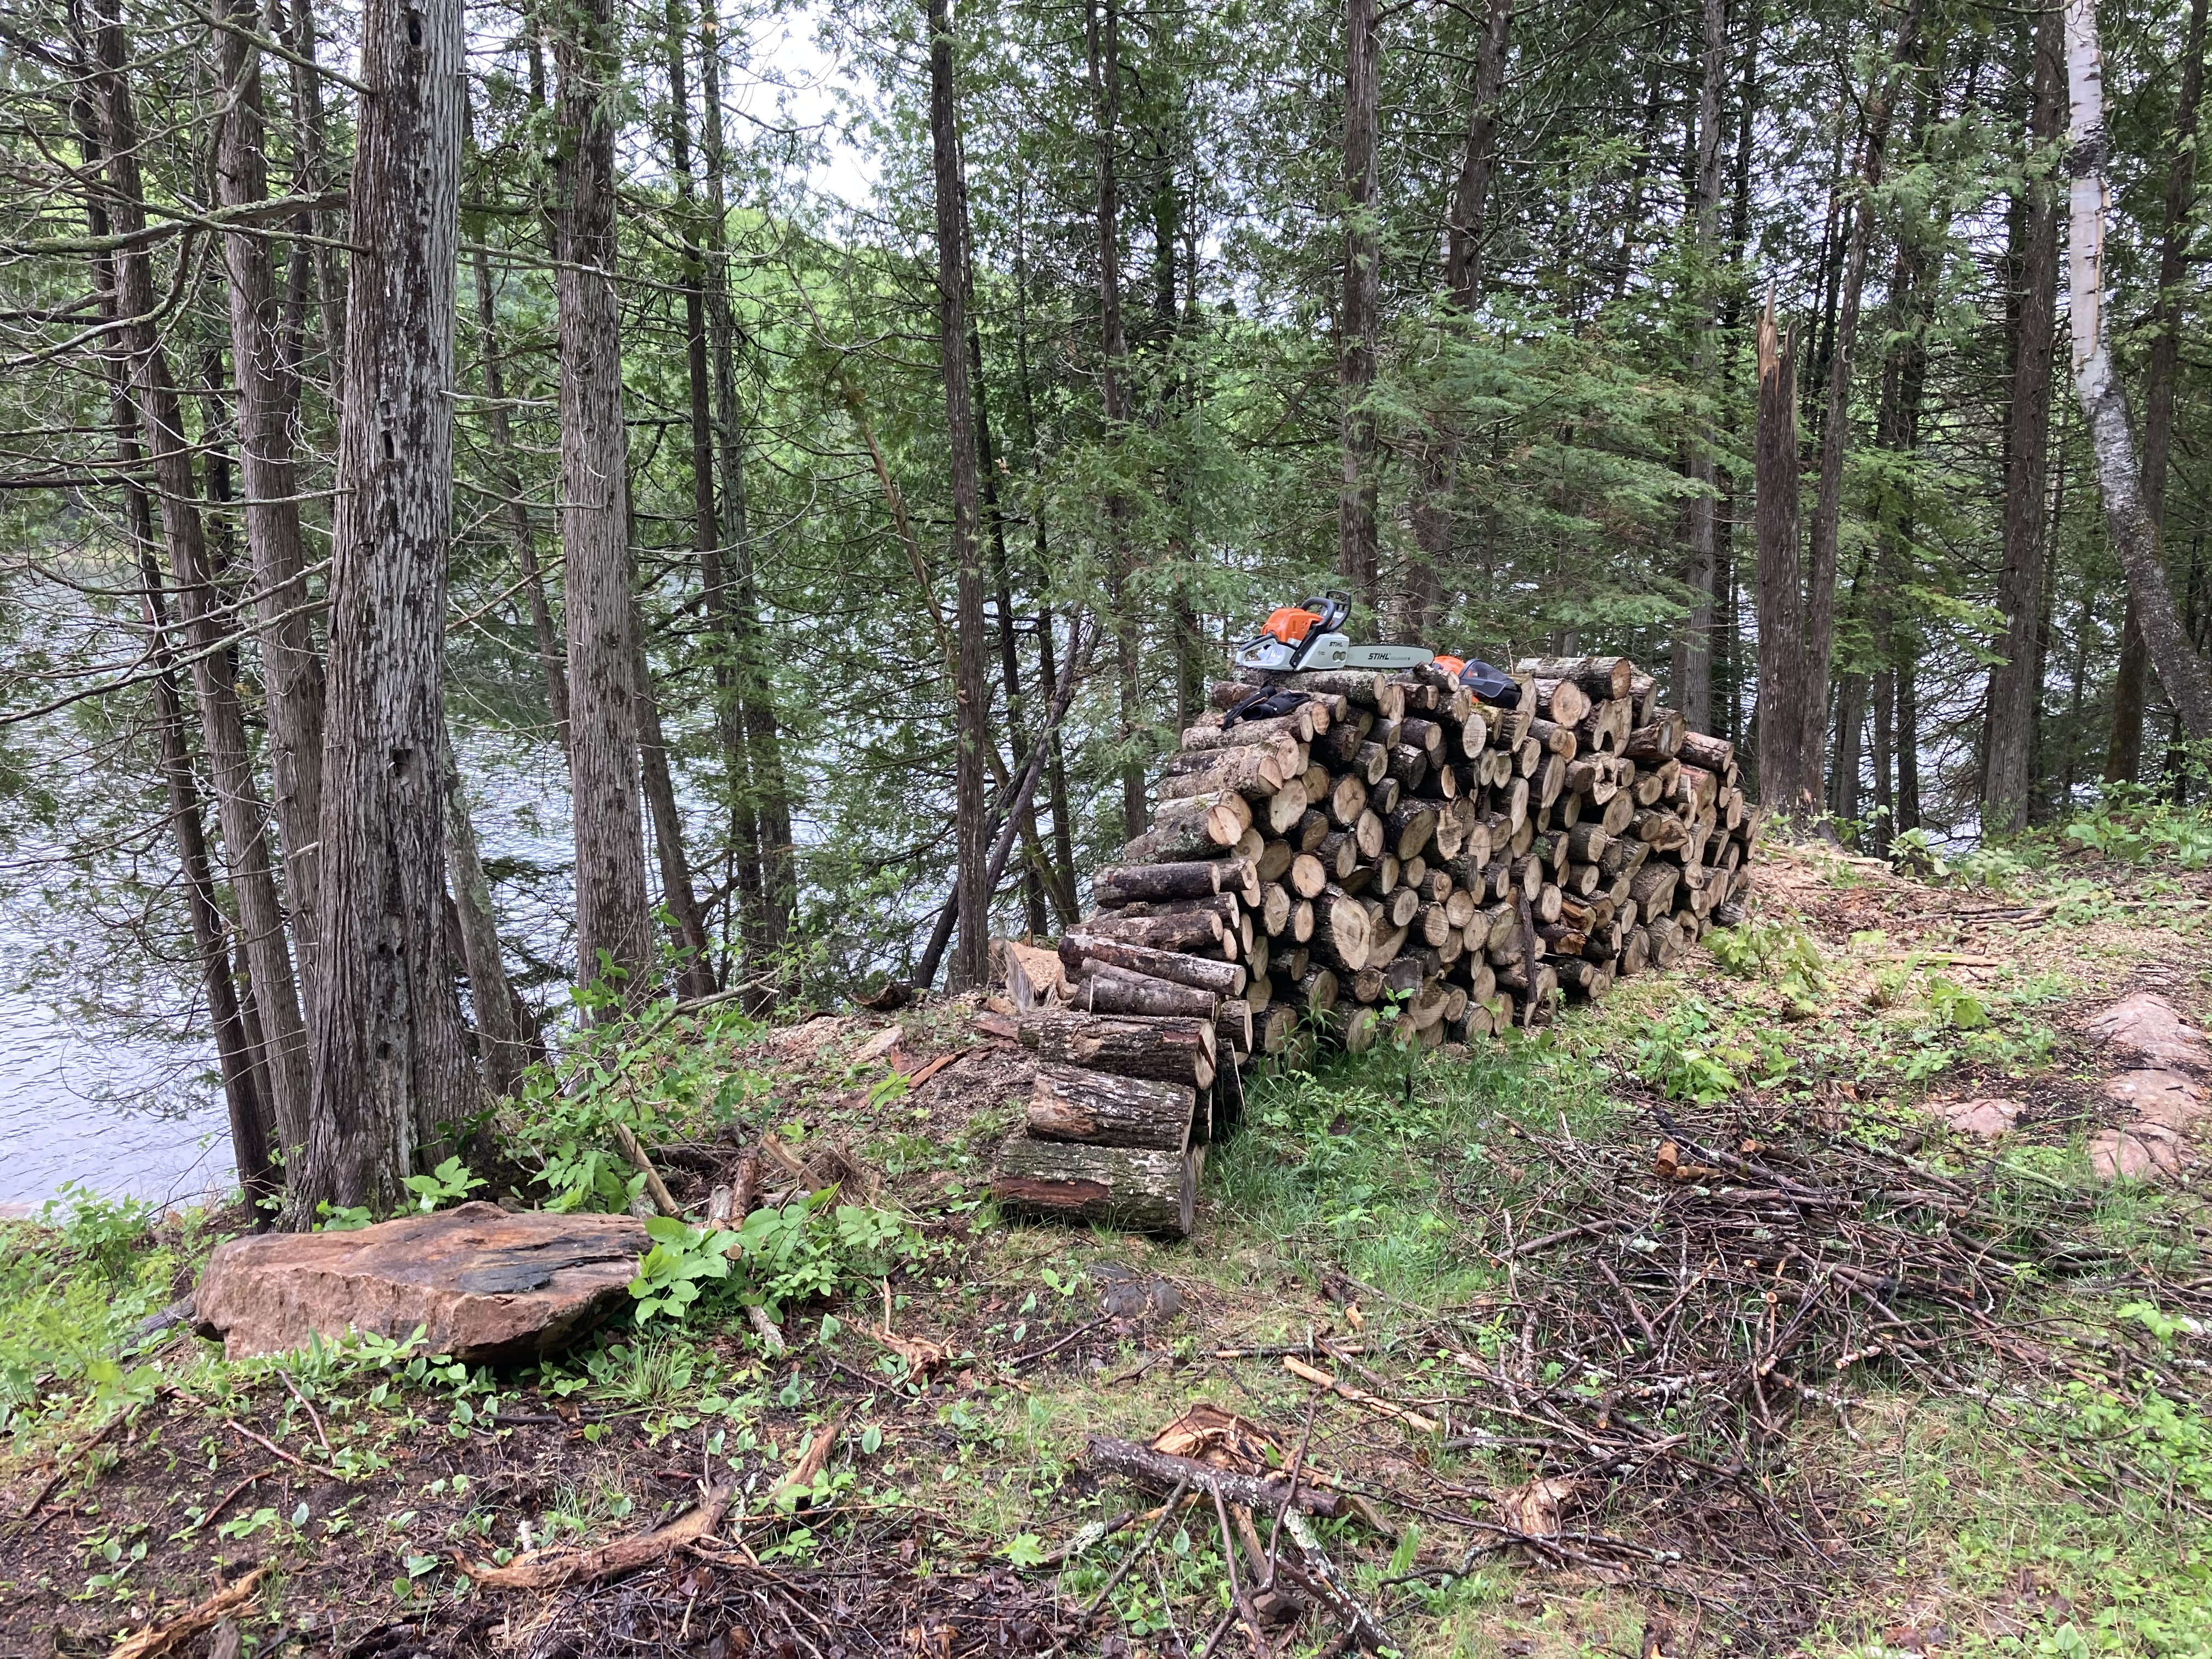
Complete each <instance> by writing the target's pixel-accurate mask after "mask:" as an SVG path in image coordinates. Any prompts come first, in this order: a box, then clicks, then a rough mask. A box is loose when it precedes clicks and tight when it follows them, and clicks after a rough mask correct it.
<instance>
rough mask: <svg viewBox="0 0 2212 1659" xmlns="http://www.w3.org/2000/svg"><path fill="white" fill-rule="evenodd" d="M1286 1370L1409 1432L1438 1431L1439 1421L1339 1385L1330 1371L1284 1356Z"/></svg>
mask: <svg viewBox="0 0 2212 1659" xmlns="http://www.w3.org/2000/svg"><path fill="white" fill-rule="evenodd" d="M1283 1369H1284V1370H1286V1371H1288V1372H1289V1373H1290V1374H1291V1376H1296V1377H1300V1378H1303V1379H1304V1381H1306V1382H1308V1383H1312V1384H1313V1385H1314V1386H1315V1387H1316V1388H1321V1389H1328V1391H1329V1392H1330V1393H1331V1394H1333V1395H1337V1396H1339V1397H1340V1398H1341V1399H1345V1400H1349V1401H1351V1402H1352V1404H1353V1405H1355V1406H1364V1407H1367V1409H1368V1410H1369V1411H1370V1412H1375V1413H1378V1414H1379V1415H1381V1416H1383V1417H1391V1418H1395V1419H1397V1420H1398V1421H1399V1422H1401V1423H1403V1424H1404V1425H1406V1426H1407V1427H1408V1428H1412V1429H1419V1431H1421V1432H1422V1433H1424V1434H1434V1433H1436V1432H1437V1420H1436V1419H1434V1418H1432V1417H1424V1416H1422V1415H1421V1413H1419V1412H1417V1411H1414V1410H1413V1409H1412V1408H1411V1407H1406V1406H1401V1405H1399V1404H1397V1403H1396V1402H1395V1401H1389V1400H1385V1399H1383V1397H1382V1396H1381V1395H1373V1394H1370V1393H1368V1392H1367V1391H1366V1390H1365V1389H1355V1388H1353V1387H1352V1384H1350V1383H1341V1382H1339V1381H1338V1380H1337V1379H1336V1378H1335V1377H1333V1376H1330V1375H1329V1374H1328V1372H1327V1371H1324V1370H1320V1369H1319V1368H1318V1367H1316V1366H1313V1365H1309V1364H1306V1363H1305V1361H1304V1360H1303V1359H1300V1358H1298V1357H1297V1355H1296V1354H1292V1353H1286V1354H1285V1355H1284V1356H1283Z"/></svg>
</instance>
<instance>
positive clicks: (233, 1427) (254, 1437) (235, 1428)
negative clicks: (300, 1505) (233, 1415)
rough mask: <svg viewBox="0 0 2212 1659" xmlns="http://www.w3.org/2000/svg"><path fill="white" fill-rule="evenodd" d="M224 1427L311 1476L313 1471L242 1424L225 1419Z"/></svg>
mask: <svg viewBox="0 0 2212 1659" xmlns="http://www.w3.org/2000/svg"><path fill="white" fill-rule="evenodd" d="M224 1426H225V1427H227V1428H228V1429H229V1430H230V1431H231V1432H232V1433H234V1434H242V1435H244V1436H245V1437H246V1438H247V1439H248V1440H251V1441H252V1443H254V1444H255V1445H257V1446H259V1447H260V1448H262V1449H264V1451H272V1452H274V1453H276V1455H277V1456H279V1457H281V1458H283V1460H284V1461H285V1462H287V1463H289V1464H290V1465H291V1466H292V1467H293V1468H295V1469H302V1470H305V1471H306V1472H307V1474H313V1473H314V1472H315V1471H314V1470H313V1469H312V1468H308V1466H307V1464H305V1463H302V1462H301V1461H300V1460H299V1459H298V1458H296V1457H295V1456H293V1455H292V1454H291V1453H289V1452H288V1451H286V1450H285V1449H283V1447H282V1446H280V1445H278V1444H277V1443H276V1442H275V1441H273V1440H270V1439H268V1438H266V1437H264V1436H261V1435H258V1434H256V1433H254V1431H252V1430H251V1429H249V1428H247V1427H246V1425H244V1424H243V1423H233V1422H231V1421H230V1420H229V1419H224Z"/></svg>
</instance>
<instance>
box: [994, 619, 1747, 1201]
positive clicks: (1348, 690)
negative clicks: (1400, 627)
mask: <svg viewBox="0 0 2212 1659" xmlns="http://www.w3.org/2000/svg"><path fill="white" fill-rule="evenodd" d="M1514 678H1515V680H1516V683H1517V684H1518V685H1519V696H1518V698H1517V701H1516V702H1515V703H1514V706H1512V707H1511V708H1505V707H1502V706H1499V705H1497V704H1478V703H1477V702H1475V701H1474V696H1473V694H1472V693H1471V692H1469V691H1468V690H1466V689H1465V688H1464V687H1462V686H1461V685H1460V684H1458V683H1457V682H1456V681H1455V679H1453V678H1451V677H1450V676H1449V674H1448V673H1446V672H1445V671H1443V669H1441V668H1439V667H1437V666H1434V665H1429V666H1425V667H1422V668H1419V669H1414V670H1411V671H1406V672H1402V673H1395V674H1378V673H1373V672H1349V671H1334V672H1328V673H1304V674H1291V675H1284V676H1277V677H1274V678H1272V679H1270V680H1269V681H1268V683H1267V689H1273V690H1287V691H1296V692H1298V693H1301V694H1303V695H1304V701H1303V702H1300V703H1299V704H1297V707H1295V708H1291V709H1290V710H1289V711H1288V712H1287V713H1283V714H1275V715H1273V716H1272V717H1268V718H1262V719H1243V720H1238V721H1237V723H1236V724H1234V725H1229V724H1226V723H1225V714H1226V713H1227V712H1228V711H1229V710H1231V709H1232V708H1235V707H1236V706H1237V704H1239V703H1242V702H1245V701H1246V700H1247V699H1249V698H1250V697H1251V696H1254V694H1255V691H1257V690H1261V689H1263V688H1261V687H1260V686H1258V685H1255V684H1247V683H1244V682H1242V681H1231V682H1225V683H1223V684H1218V685H1216V686H1214V687H1213V689H1212V698H1211V701H1212V705H1213V709H1212V713H1210V714H1208V715H1207V716H1206V718H1205V719H1203V720H1200V722H1199V723H1198V724H1197V725H1195V726H1192V727H1191V728H1190V729H1189V730H1188V731H1187V732H1184V733H1183V734H1182V746H1181V748H1180V749H1179V750H1178V751H1177V752H1176V755H1175V756H1173V757H1171V758H1170V760H1169V761H1168V763H1167V764H1166V767H1165V769H1164V775H1163V776H1162V778H1161V780H1160V782H1159V784H1158V789H1157V791H1156V799H1157V800H1158V805H1157V806H1156V808H1155V809H1154V811H1153V815H1152V827H1151V828H1150V829H1147V830H1146V831H1145V832H1144V833H1143V834H1142V835H1140V836H1137V837H1136V838H1135V839H1134V840H1133V841H1131V842H1129V843H1128V844H1127V846H1126V847H1124V848H1123V849H1122V854H1121V861H1120V862H1119V863H1117V864H1115V865H1114V866H1110V867H1109V868H1107V869H1104V870H1101V871H1100V872H1097V876H1096V877H1095V878H1094V880H1093V884H1092V897H1093V900H1094V902H1095V903H1096V906H1097V908H1096V909H1095V911H1094V912H1093V914H1092V915H1090V916H1088V917H1086V918H1085V920H1084V921H1082V922H1081V923H1079V925H1078V926H1077V927H1075V928H1073V929H1072V930H1071V931H1070V932H1069V933H1068V934H1067V936H1066V938H1065V939H1062V940H1061V941H1060V949H1059V956H1058V962H1057V963H1056V964H1051V965H1052V966H1053V967H1054V969H1055V970H1056V971H1054V972H1052V973H1050V974H1048V975H1042V977H1045V978H1048V979H1049V980H1050V981H1051V982H1050V983H1049V984H1047V985H1042V986H1038V985H1030V986H1027V987H1024V994H1025V1000H1027V1001H1028V1002H1029V1003H1030V1006H1029V1007H1028V1011H1027V1012H1024V1015H1023V1018H1022V1022H1021V1038H1022V1041H1023V1042H1024V1045H1025V1046H1027V1047H1028V1048H1030V1049H1032V1050H1033V1051H1035V1053H1036V1055H1037V1058H1038V1060H1039V1062H1040V1064H1039V1068H1038V1082H1037V1085H1036V1092H1035V1094H1034V1095H1033V1096H1032V1098H1031V1100H1030V1105H1029V1112H1028V1120H1029V1121H1028V1129H1027V1133H1025V1134H1024V1135H1022V1136H1018V1137H1017V1138H1016V1139H1013V1140H1012V1141H1010V1142H1008V1143H1007V1145H1006V1149H1005V1151H1004V1152H1003V1153H1002V1155H1001V1158H1000V1181H999V1184H998V1188H997V1190H998V1192H999V1194H1000V1198H1001V1200H1003V1201H1006V1202H1008V1203H1009V1204H1011V1205H1012V1206H1014V1207H1016V1208H1023V1209H1028V1210H1030V1211H1032V1212H1044V1213H1049V1214H1057V1215H1063V1216H1066V1217H1069V1218H1078V1219H1083V1220H1087V1221H1109V1222H1113V1223H1115V1225H1125V1226H1136V1227H1139V1228H1143V1229H1146V1230H1149V1231H1162V1232H1169V1233H1173V1234H1176V1235H1178V1236H1181V1235H1185V1234H1187V1233H1188V1231H1189V1225H1190V1206H1191V1194H1192V1191H1193V1188H1194V1184H1195V1178H1196V1174H1197V1171H1198V1169H1199V1168H1200V1164H1202V1161H1203V1158H1204V1152H1205V1147H1206V1144H1207V1143H1208V1142H1209V1141H1210V1140H1211V1139H1212V1138H1213V1137H1214V1136H1215V1135H1217V1134H1218V1133H1221V1132H1222V1131H1223V1130H1225V1128H1227V1127H1229V1126H1230V1125H1231V1123H1232V1122H1233V1121H1234V1119H1235V1115H1236V1113H1237V1107H1238V1103H1239V1101H1240V1096H1239V1093H1238V1068H1239V1066H1243V1064H1245V1063H1246V1062H1248V1061H1249V1060H1252V1059H1253V1058H1254V1057H1255V1056H1261V1055H1272V1056H1275V1057H1277V1060H1278V1063H1285V1064H1296V1063H1299V1062H1301V1061H1302V1060H1303V1059H1304V1057H1305V1056H1306V1055H1307V1054H1310V1052H1311V1049H1312V1045H1313V1044H1315V1043H1316V1042H1317V1041H1319V1040H1327V1041H1329V1042H1334V1044H1335V1045H1337V1046H1339V1047H1341V1048H1346V1049H1349V1050H1351V1051H1352V1052H1355V1053H1357V1052H1359V1051H1362V1050H1364V1049H1366V1048H1369V1047H1370V1046H1372V1045H1373V1044H1374V1043H1376V1042H1378V1041H1383V1040H1386V1039H1387V1040H1389V1041H1392V1042H1398V1043H1401V1044H1405V1045H1418V1046H1419V1047H1421V1048H1437V1047H1439V1046H1441V1045H1442V1044H1443V1043H1444V1042H1471V1041H1474V1040H1475V1039H1477V1038H1480V1037H1486V1036H1492V1035H1493V1034H1494V1033H1496V1032H1498V1031H1500V1030H1504V1028H1505V1027H1506V1026H1507V1025H1509V1024H1522V1025H1528V1024H1542V1023H1543V1022H1544V1021H1545V1020H1546V1019H1547V1018H1548V1017H1549V1015H1550V1013H1551V1011H1552V1010H1553V1008H1554V1007H1555V1006H1557V1005H1558V1004H1559V1002H1561V1001H1562V1000H1568V999H1573V1000H1596V999H1598V998H1601V997H1602V996H1604V995H1605V994H1607V992H1608V991H1609V990H1611V988H1612V987H1613V981H1615V980H1616V979H1617V978H1620V977H1623V976H1626V975H1634V974H1638V973H1641V972H1643V971H1644V969H1647V968H1663V967H1666V966H1668V964H1670V963H1673V962H1674V960H1675V958H1676V957H1679V956H1680V955H1681V953H1682V952H1683V951H1686V950H1687V949H1688V948H1689V946H1690V945H1692V943H1694V942H1695V941H1696V940H1697V939H1698V938H1699V935H1701V934H1702V933H1704V932H1705V930H1706V929H1707V928H1708V927H1714V926H1728V925H1730V924H1732V923H1734V922H1735V921H1739V920H1741V915H1742V910H1741V902H1742V897H1743V895H1744V892H1745V890H1746V889H1747V885H1748V883H1749V878H1750V872H1749V869H1748V867H1747V860H1748V858H1749V855H1750V852H1751V849H1752V847H1753V843H1754V842H1755V840H1756V836H1757V833H1758V812H1757V810H1756V809H1755V808H1753V807H1752V806H1750V805H1747V803H1746V802H1745V799H1744V796H1743V791H1742V790H1741V787H1739V785H1738V781H1737V771H1736V764H1735V750H1734V746H1733V745H1732V744H1729V743H1727V742H1725V741H1723V740H1722V739H1720V738H1712V737H1707V736H1705V735H1702V734H1700V733H1698V732H1690V731H1687V730H1686V728H1685V726H1684V724H1683V720H1682V718H1681V716H1680V714H1676V713H1674V711H1673V710H1671V709H1667V708H1660V707H1658V706H1657V696H1656V684H1655V683H1654V681H1653V679H1652V678H1651V677H1650V675H1647V674H1640V673H1638V671H1637V670H1636V668H1635V665H1633V664H1632V663H1631V662H1630V661H1629V659H1627V658H1626V657H1575V658H1529V659H1524V660H1522V662H1520V663H1519V664H1518V665H1516V668H1515V670H1514Z"/></svg>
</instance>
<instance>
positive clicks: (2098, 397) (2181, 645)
mask: <svg viewBox="0 0 2212 1659" xmlns="http://www.w3.org/2000/svg"><path fill="white" fill-rule="evenodd" d="M2066 82H2067V91H2068V94H2069V119H2068V121H2067V128H2066V132H2067V138H2068V140H2069V151H2068V156H2067V166H2068V170H2069V172H2070V173H2072V175H2073V187H2072V191H2071V193H2070V196H2071V199H2070V203H2069V207H2070V212H2069V228H2068V236H2067V276H2068V279H2069V286H2070V288H2071V291H2072V293H2071V297H2072V304H2073V314H2072V319H2071V321H2072V325H2073V339H2074V389H2075V396H2076V397H2077V398H2079V399H2080V400H2081V414H2082V417H2083V419H2084V421H2085V422H2086V423H2087V427H2088V432H2089V450H2090V453H2091V454H2092V455H2093V457H2094V458H2095V461H2096V467H2097V485H2098V488H2099V489H2100V491H2101V492H2102V493H2103V495H2104V498H2105V522H2106V529H2107V532H2108V533H2109V534H2110V535H2111V537H2112V547H2113V549H2114V550H2115V551H2117V552H2118V554H2119V556H2120V564H2121V567H2122V568H2123V569H2124V570H2125V571H2126V573H2127V579H2128V595H2129V598H2130V600H2131V601H2132V603H2133V605H2134V606H2135V611H2136V625H2137V626H2138V627H2139V628H2140V629H2142V638H2143V646H2144V648H2145V650H2146V651H2148V653H2149V655H2150V661H2151V665H2152V667H2153V668H2154V669H2155V670H2156V671H2157V672H2158V678H2159V684H2161V685H2163V686H2164V687H2165V688H2166V696H2167V698H2168V699H2169V700H2170V701H2171V702H2172V704H2173V708H2174V713H2175V714H2178V715H2179V717H2180V720H2181V726H2182V729H2183V730H2184V731H2185V732H2187V733H2188V734H2189V736H2190V737H2191V738H2206V737H2212V684H2208V682H2207V680H2206V678H2205V673H2204V664H2203V660H2202V659H2199V658H2198V656H2197V649H2196V647H2194V646H2193V645H2191V643H2190V640H2189V635H2188V634H2187V633H2186V632H2185V630H2184V629H2183V628H2182V625H2181V617H2180V615H2179V612H2177V611H2175V609H2174V605H2173V591H2172V587H2171V586H2169V585H2168V583H2167V581H2166V562H2165V559H2164V557H2163V556H2162V555H2161V554H2160V550H2159V544H2158V525H2157V523H2156V521H2155V520H2154V519H2153V518H2152V516H2151V513H2150V507H2149V503H2148V501H2147V500H2146V499H2145V497H2144V495H2143V489H2142V473H2141V471H2139V470H2138V468H2137V465H2136V443H2135V432H2134V428H2132V426H2131V425H2130V422H2129V418H2128V400H2127V393H2126V392H2125V390H2124V388H2123V387H2122V386H2121V384H2120V376H2119V371H2118V369H2117V368H2115V367H2114V365H2113V362H2112V353H2111V351H2110V350H2109V349H2107V347H2106V342H2105V328H2104V315H2103V305H2104V260H2105V212H2106V205H2107V204H2106V185H2105V158H2106V154H2107V153H2108V152H2109V150H2110V149H2111V143H2112V141H2111V140H2110V139H2109V138H2108V137H2106V132H2105V65H2104V54H2103V52H2101V50H2100V48H2099V46H2098V42H2097V8H2096V0H2066Z"/></svg>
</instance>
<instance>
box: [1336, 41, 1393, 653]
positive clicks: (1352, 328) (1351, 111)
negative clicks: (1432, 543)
mask: <svg viewBox="0 0 2212 1659" xmlns="http://www.w3.org/2000/svg"><path fill="white" fill-rule="evenodd" d="M1344 50H1345V72H1344V297H1343V301H1342V303H1341V304H1340V306H1339V307H1338V308H1337V320H1336V334H1337V348H1336V349H1337V358H1336V362H1337V370H1336V375H1337V395H1338V398H1339V399H1340V404H1341V409H1340V421H1341V433H1342V440H1343V450H1344V457H1343V465H1344V476H1343V481H1342V483H1341V485H1340V488H1339V489H1338V493H1337V505H1336V568H1337V574H1339V575H1340V576H1342V577H1343V578H1344V580H1345V583H1346V586H1349V587H1350V588H1351V589H1352V592H1353V593H1354V594H1356V595H1357V596H1358V598H1359V599H1363V600H1364V601H1365V602H1366V604H1367V605H1368V607H1369V608H1370V610H1371V609H1373V608H1374V606H1375V605H1376V599H1377V598H1378V588H1379V586H1380V582H1381V575H1382V573H1381V570H1380V568H1379V567H1380V562H1381V549H1380V543H1379V534H1378V529H1377V526H1376V501H1377V496H1378V495H1379V489H1378V484H1377V481H1376V476H1375V464H1376V421H1375V411H1374V410H1373V409H1371V408H1370V406H1369V404H1368V398H1369V394H1370V392H1372V391H1373V390H1374V386H1375V365H1376V349H1377V345H1378V342H1379V339H1380V329H1381V318H1380V313H1381V311H1382V304H1383V298H1382V295H1383V288H1382V283H1383V246H1382V221H1381V204H1380V203H1379V201H1378V199H1377V198H1378V197H1379V196H1380V194H1381V185H1380V182H1379V175H1378V173H1377V166H1376V148H1377V146H1376V126H1377V124H1378V122H1379V121H1380V119H1381V102H1382V53H1381V49H1380V46H1379V45H1378V43H1377V41H1376V0H1346V3H1345V10H1344Z"/></svg>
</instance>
